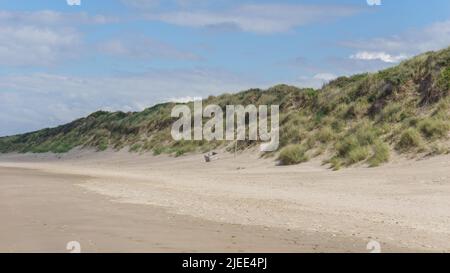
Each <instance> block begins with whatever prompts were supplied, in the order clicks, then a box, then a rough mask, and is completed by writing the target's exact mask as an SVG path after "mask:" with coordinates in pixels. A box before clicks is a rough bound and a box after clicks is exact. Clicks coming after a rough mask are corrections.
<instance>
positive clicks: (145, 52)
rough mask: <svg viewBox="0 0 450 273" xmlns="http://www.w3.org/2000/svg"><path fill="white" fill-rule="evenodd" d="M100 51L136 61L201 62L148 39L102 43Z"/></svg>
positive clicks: (196, 57)
mask: <svg viewBox="0 0 450 273" xmlns="http://www.w3.org/2000/svg"><path fill="white" fill-rule="evenodd" d="M99 50H100V51H101V52H103V53H107V54H110V55H114V56H119V57H129V58H134V59H174V60H200V57H198V56H197V55H195V54H193V53H190V52H186V51H182V50H179V49H177V48H175V47H174V46H172V45H169V44H166V43H162V42H159V41H156V40H153V39H150V38H146V37H130V38H129V39H124V38H123V37H122V38H121V40H110V41H107V42H104V43H101V44H100V45H99Z"/></svg>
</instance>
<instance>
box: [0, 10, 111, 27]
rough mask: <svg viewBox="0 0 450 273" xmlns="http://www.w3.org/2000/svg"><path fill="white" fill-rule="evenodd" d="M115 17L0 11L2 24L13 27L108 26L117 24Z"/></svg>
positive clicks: (82, 13) (48, 11)
mask: <svg viewBox="0 0 450 273" xmlns="http://www.w3.org/2000/svg"><path fill="white" fill-rule="evenodd" d="M117 20H118V19H117V18H115V17H110V16H105V15H88V14H87V13H85V12H76V13H74V12H70V13H64V12H58V11H52V10H40V11H4V10H3V11H0V23H3V24H11V25H25V24H26V25H35V26H36V25H39V26H42V25H46V26H62V25H65V26H76V25H80V24H107V23H111V22H116V21H117Z"/></svg>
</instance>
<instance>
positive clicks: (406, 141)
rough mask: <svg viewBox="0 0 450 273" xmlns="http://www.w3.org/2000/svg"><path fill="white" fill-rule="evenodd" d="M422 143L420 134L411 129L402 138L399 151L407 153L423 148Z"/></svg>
mask: <svg viewBox="0 0 450 273" xmlns="http://www.w3.org/2000/svg"><path fill="white" fill-rule="evenodd" d="M422 143H423V139H422V136H421V135H420V133H419V132H418V131H417V130H416V129H414V128H409V129H407V130H406V131H404V132H403V133H402V135H401V136H400V141H399V142H398V144H397V149H398V150H400V151H402V152H406V151H410V150H412V149H415V148H419V147H421V146H422Z"/></svg>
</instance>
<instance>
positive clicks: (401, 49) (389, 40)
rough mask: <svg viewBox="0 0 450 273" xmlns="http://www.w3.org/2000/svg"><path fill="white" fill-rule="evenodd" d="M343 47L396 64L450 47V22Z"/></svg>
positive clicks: (359, 41)
mask: <svg viewBox="0 0 450 273" xmlns="http://www.w3.org/2000/svg"><path fill="white" fill-rule="evenodd" d="M342 45H344V46H346V47H350V48H356V49H359V51H360V52H366V53H377V54H378V56H377V57H378V58H374V59H379V60H383V61H389V62H394V61H398V60H399V59H401V58H402V57H406V56H412V55H416V54H419V53H422V52H426V51H430V50H439V49H442V48H445V47H448V46H449V45H450V20H448V21H443V22H437V23H434V24H432V25H430V26H428V27H425V28H422V29H413V30H409V31H407V32H404V33H401V34H398V35H392V36H389V37H379V38H374V39H367V40H357V41H347V42H343V43H342ZM357 55H358V53H356V54H354V57H357ZM360 55H361V56H360V57H365V58H369V57H370V56H369V55H370V54H360ZM382 55H384V56H382ZM372 57H373V56H372ZM355 59H357V58H355ZM360 59H362V58H360Z"/></svg>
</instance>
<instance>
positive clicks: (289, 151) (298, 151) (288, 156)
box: [278, 144, 309, 165]
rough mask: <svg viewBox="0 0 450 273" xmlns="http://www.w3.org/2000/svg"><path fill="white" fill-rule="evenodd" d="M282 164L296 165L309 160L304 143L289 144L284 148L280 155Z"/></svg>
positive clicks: (279, 158)
mask: <svg viewBox="0 0 450 273" xmlns="http://www.w3.org/2000/svg"><path fill="white" fill-rule="evenodd" d="M278 160H279V161H280V164H281V165H295V164H300V163H303V162H306V161H308V160H309V158H308V156H307V155H306V149H305V147H303V146H302V145H298V144H297V145H289V146H287V147H285V148H283V149H282V150H281V152H280V155H279V156H278Z"/></svg>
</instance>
